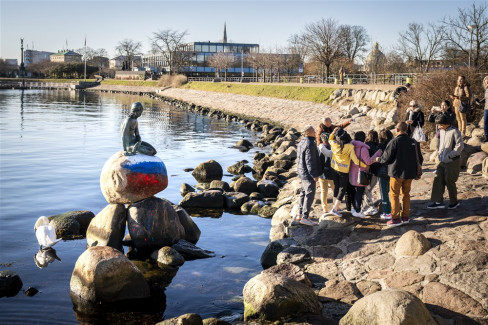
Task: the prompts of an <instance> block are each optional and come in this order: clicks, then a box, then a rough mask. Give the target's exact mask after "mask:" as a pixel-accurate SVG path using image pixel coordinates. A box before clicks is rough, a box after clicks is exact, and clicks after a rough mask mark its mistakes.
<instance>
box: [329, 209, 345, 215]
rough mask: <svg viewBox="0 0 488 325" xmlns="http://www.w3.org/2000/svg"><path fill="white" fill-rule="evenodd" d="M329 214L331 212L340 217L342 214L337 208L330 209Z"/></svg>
mask: <svg viewBox="0 0 488 325" xmlns="http://www.w3.org/2000/svg"><path fill="white" fill-rule="evenodd" d="M329 214H333V215H335V216H336V217H342V214H340V213H339V212H338V211H337V210H334V209H332V210H330V211H329Z"/></svg>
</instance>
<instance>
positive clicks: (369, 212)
mask: <svg viewBox="0 0 488 325" xmlns="http://www.w3.org/2000/svg"><path fill="white" fill-rule="evenodd" d="M363 213H364V214H365V215H367V216H374V215H375V214H377V213H378V210H376V209H375V208H374V207H370V208H369V209H367V210H366V211H363Z"/></svg>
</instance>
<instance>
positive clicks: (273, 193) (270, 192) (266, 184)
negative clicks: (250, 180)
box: [257, 180, 280, 197]
mask: <svg viewBox="0 0 488 325" xmlns="http://www.w3.org/2000/svg"><path fill="white" fill-rule="evenodd" d="M257 186H258V191H259V192H260V193H261V194H263V195H264V197H277V196H278V194H279V191H280V187H279V186H278V184H276V183H275V182H273V181H269V180H262V181H259V182H258V184H257Z"/></svg>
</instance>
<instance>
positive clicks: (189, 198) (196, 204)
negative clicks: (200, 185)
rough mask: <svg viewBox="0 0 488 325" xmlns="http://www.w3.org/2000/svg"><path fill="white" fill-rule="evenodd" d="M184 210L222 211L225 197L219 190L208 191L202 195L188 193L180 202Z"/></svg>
mask: <svg viewBox="0 0 488 325" xmlns="http://www.w3.org/2000/svg"><path fill="white" fill-rule="evenodd" d="M179 205H181V206H182V207H183V208H205V209H222V208H223V207H224V197H223V195H222V192H221V191H219V190H208V191H204V192H200V193H188V194H187V195H185V197H184V198H183V199H182V200H181V201H180V203H179Z"/></svg>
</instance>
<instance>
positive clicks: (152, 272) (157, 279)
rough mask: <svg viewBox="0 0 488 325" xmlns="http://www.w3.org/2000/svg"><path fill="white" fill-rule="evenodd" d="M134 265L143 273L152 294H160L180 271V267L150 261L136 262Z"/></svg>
mask: <svg viewBox="0 0 488 325" xmlns="http://www.w3.org/2000/svg"><path fill="white" fill-rule="evenodd" d="M132 263H134V265H135V266H136V267H137V269H139V271H140V272H141V273H142V276H143V277H144V279H145V280H146V281H147V284H148V285H149V287H150V288H151V292H160V291H161V290H164V288H166V287H167V286H169V285H170V284H171V281H172V280H173V278H174V277H175V276H176V273H178V269H179V267H172V266H167V265H164V264H159V263H153V262H149V261H139V260H134V261H132Z"/></svg>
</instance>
